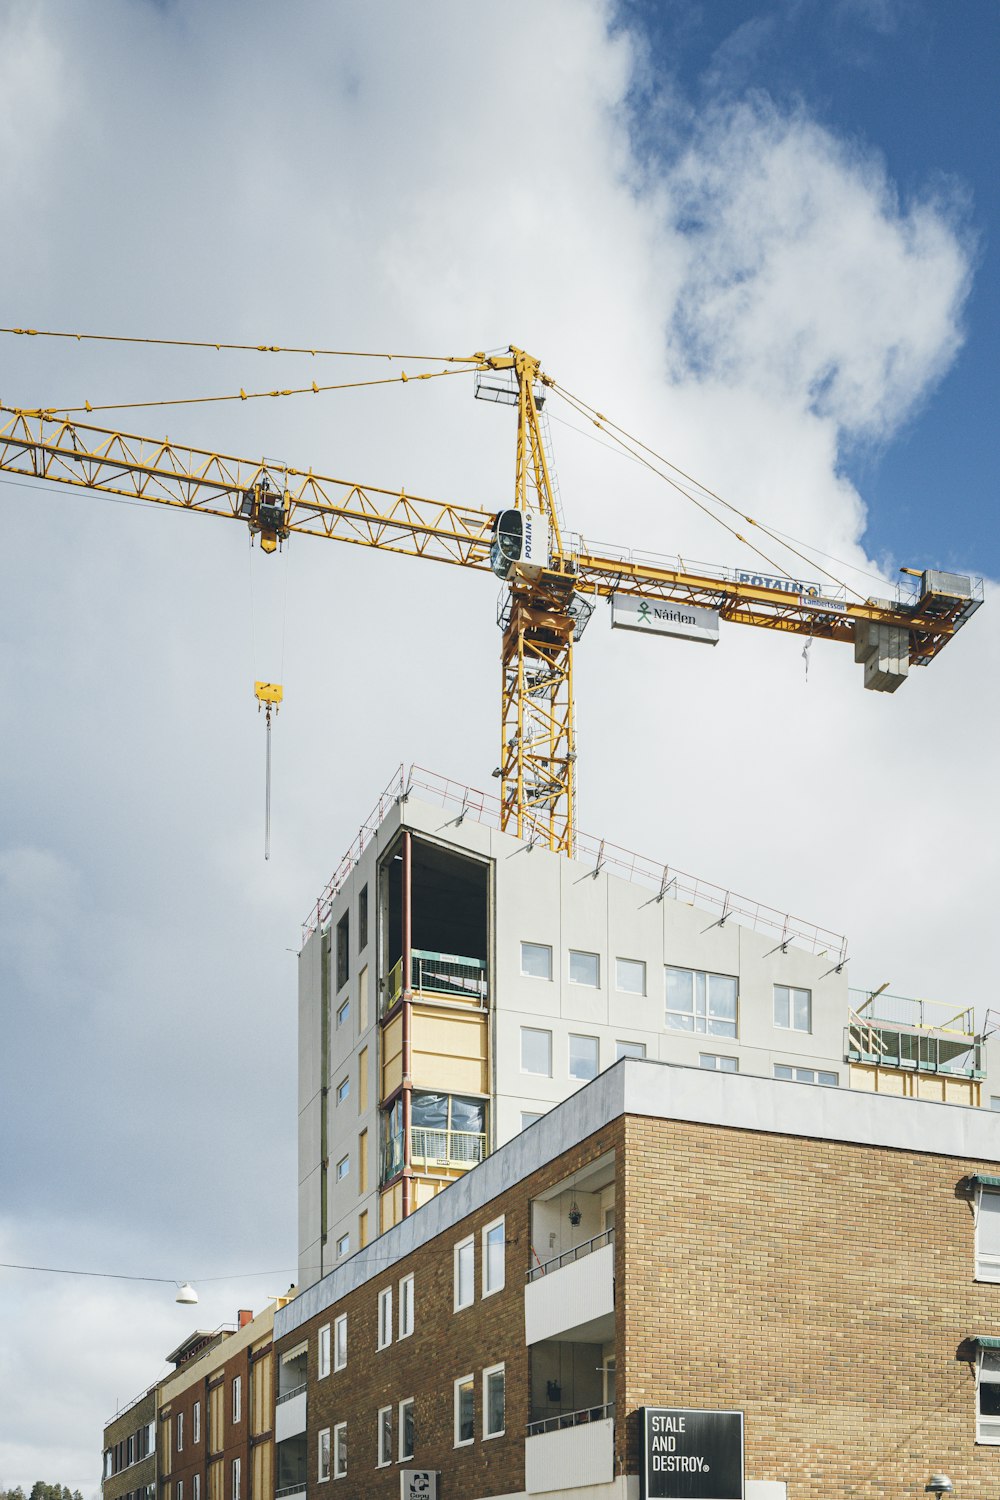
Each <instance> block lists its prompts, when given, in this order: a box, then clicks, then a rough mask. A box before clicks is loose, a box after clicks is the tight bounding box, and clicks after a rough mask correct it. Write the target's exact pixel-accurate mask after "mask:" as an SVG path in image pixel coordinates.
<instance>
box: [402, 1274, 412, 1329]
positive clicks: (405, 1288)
mask: <svg viewBox="0 0 1000 1500" xmlns="http://www.w3.org/2000/svg"><path fill="white" fill-rule="evenodd" d="M412 1332H413V1274H412V1272H411V1274H410V1275H409V1276H404V1277H403V1278H402V1280H401V1281H400V1283H399V1337H400V1338H401V1339H408V1338H409V1337H410V1334H411V1333H412Z"/></svg>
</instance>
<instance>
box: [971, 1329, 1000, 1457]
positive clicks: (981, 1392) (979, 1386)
mask: <svg viewBox="0 0 1000 1500" xmlns="http://www.w3.org/2000/svg"><path fill="white" fill-rule="evenodd" d="M976 1442H977V1443H1000V1351H998V1350H995V1349H983V1348H980V1349H979V1350H978V1351H977V1354H976Z"/></svg>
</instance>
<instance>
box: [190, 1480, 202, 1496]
mask: <svg viewBox="0 0 1000 1500" xmlns="http://www.w3.org/2000/svg"><path fill="white" fill-rule="evenodd" d="M191 1500H201V1475H200V1474H192V1475H191Z"/></svg>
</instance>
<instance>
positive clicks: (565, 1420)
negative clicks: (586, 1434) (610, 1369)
mask: <svg viewBox="0 0 1000 1500" xmlns="http://www.w3.org/2000/svg"><path fill="white" fill-rule="evenodd" d="M614 1414H615V1403H614V1402H613V1401H609V1402H608V1403H607V1404H606V1405H605V1406H584V1407H581V1408H580V1410H579V1411H563V1412H560V1413H559V1414H558V1415H557V1416H555V1417H540V1418H539V1419H538V1421H536V1422H529V1423H528V1436H529V1437H537V1436H538V1435H539V1433H541V1432H560V1431H561V1430H562V1429H563V1428H564V1427H580V1426H582V1424H583V1423H584V1422H603V1421H605V1420H606V1418H608V1417H611V1418H613V1417H614Z"/></svg>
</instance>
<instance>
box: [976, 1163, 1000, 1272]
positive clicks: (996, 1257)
mask: <svg viewBox="0 0 1000 1500" xmlns="http://www.w3.org/2000/svg"><path fill="white" fill-rule="evenodd" d="M987 1200H988V1201H989V1203H990V1207H989V1208H988V1209H987V1210H986V1221H987V1222H989V1223H990V1227H991V1228H992V1227H993V1223H994V1219H993V1216H994V1214H996V1215H997V1229H998V1230H1000V1188H993V1187H985V1186H983V1184H982V1183H977V1184H976V1196H975V1199H974V1200H973V1205H972V1217H973V1225H974V1229H975V1243H976V1272H975V1279H976V1281H994V1282H996V1281H1000V1250H998V1251H997V1252H995V1253H994V1252H993V1251H984V1250H980V1248H979V1240H980V1225H981V1224H982V1223H983V1222H984V1216H983V1204H984V1202H985V1201H987ZM991 1238H992V1236H991Z"/></svg>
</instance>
